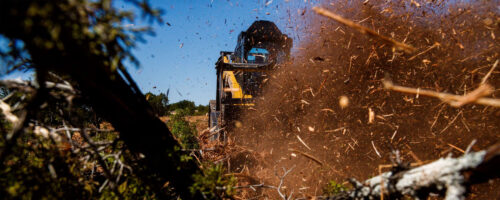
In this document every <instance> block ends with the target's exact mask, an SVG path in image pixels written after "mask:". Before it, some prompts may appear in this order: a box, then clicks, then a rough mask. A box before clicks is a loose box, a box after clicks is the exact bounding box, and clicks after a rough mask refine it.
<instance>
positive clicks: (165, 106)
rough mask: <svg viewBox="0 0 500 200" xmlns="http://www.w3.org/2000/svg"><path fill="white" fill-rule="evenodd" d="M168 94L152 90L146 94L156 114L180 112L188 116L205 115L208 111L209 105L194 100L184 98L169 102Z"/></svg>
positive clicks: (164, 114) (165, 114)
mask: <svg viewBox="0 0 500 200" xmlns="http://www.w3.org/2000/svg"><path fill="white" fill-rule="evenodd" d="M167 94H168V93H167ZM167 94H165V93H160V94H153V93H151V92H148V93H146V94H145V96H146V99H147V101H148V102H149V104H150V105H151V107H152V108H153V111H154V112H155V114H156V115H158V116H168V115H171V114H175V113H180V112H182V113H183V114H184V115H188V116H193V115H205V114H207V113H208V109H209V106H208V105H201V104H200V105H198V106H196V105H195V103H194V102H193V101H189V100H182V101H179V102H176V103H172V104H169V99H168V95H167Z"/></svg>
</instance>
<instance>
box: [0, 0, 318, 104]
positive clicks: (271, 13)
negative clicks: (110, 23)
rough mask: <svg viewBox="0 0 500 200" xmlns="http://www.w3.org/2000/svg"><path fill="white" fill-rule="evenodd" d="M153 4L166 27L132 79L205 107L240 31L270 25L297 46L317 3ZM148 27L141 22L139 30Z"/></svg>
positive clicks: (140, 54) (198, 0)
mask: <svg viewBox="0 0 500 200" xmlns="http://www.w3.org/2000/svg"><path fill="white" fill-rule="evenodd" d="M151 4H152V5H153V6H154V7H156V8H161V9H163V10H164V14H163V16H162V19H163V20H164V23H163V24H158V23H154V24H153V25H152V27H153V29H154V32H155V36H147V37H146V38H145V39H146V43H139V44H138V47H137V49H135V50H134V54H135V55H136V57H137V58H138V60H139V61H140V68H138V69H137V68H135V67H133V66H130V67H128V68H129V72H130V74H131V75H132V77H133V78H134V80H135V81H136V82H137V84H138V85H139V87H140V88H141V90H142V92H143V93H146V92H152V93H156V94H158V93H160V92H163V93H166V91H167V90H168V89H170V93H169V99H170V102H171V103H173V102H177V101H180V100H184V99H187V100H191V101H194V102H195V103H196V104H204V105H206V104H208V101H209V100H210V99H214V98H215V86H216V84H215V83H216V79H215V68H214V67H215V66H214V63H215V61H216V60H217V58H218V57H219V52H220V51H233V49H234V47H235V45H236V40H237V37H238V34H239V33H240V32H241V31H243V30H246V29H247V28H248V27H249V26H250V25H251V24H252V23H253V22H254V21H255V20H270V21H273V22H275V23H276V24H277V26H278V28H280V30H281V31H282V32H284V33H286V34H288V35H289V36H290V37H292V38H293V39H294V47H296V46H297V45H298V42H299V40H298V38H297V35H298V34H300V33H298V31H295V25H296V20H297V16H298V15H300V14H298V13H300V12H301V11H300V10H301V9H304V8H306V9H310V8H311V7H312V5H313V4H314V3H312V2H311V0H288V1H287V0H239V1H236V0H176V1H172V0H152V1H151ZM120 7H122V6H121V5H120ZM128 7H130V6H124V7H123V8H125V9H127V8H128ZM287 11H289V12H287ZM308 11H310V10H308ZM167 22H168V23H169V24H170V26H169V25H167ZM146 24H147V23H145V22H139V23H138V24H135V26H142V25H146ZM16 77H23V78H26V77H29V75H26V74H24V75H23V74H21V73H14V74H11V75H9V76H5V77H2V78H16Z"/></svg>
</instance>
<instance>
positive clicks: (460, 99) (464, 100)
mask: <svg viewBox="0 0 500 200" xmlns="http://www.w3.org/2000/svg"><path fill="white" fill-rule="evenodd" d="M382 83H383V84H384V87H385V88H386V89H389V90H393V91H397V92H403V93H410V94H417V95H424V96H430V97H435V98H439V99H441V101H443V102H446V103H448V104H450V105H451V106H454V107H460V106H463V105H465V104H469V103H476V104H481V105H486V106H493V107H500V99H494V98H485V97H483V96H485V95H488V94H491V92H492V90H493V89H492V87H491V86H490V85H487V84H483V85H481V86H479V88H477V89H476V90H474V91H472V92H470V93H469V94H468V95H465V96H461V95H454V94H449V93H441V92H435V91H431V90H423V89H420V88H417V89H415V88H410V87H403V86H398V85H394V84H393V83H392V82H391V81H389V80H382Z"/></svg>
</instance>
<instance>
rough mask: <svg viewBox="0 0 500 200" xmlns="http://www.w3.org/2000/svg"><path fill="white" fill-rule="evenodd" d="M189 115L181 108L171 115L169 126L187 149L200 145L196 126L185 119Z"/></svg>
mask: <svg viewBox="0 0 500 200" xmlns="http://www.w3.org/2000/svg"><path fill="white" fill-rule="evenodd" d="M187 115H188V113H187V112H186V111H185V110H179V112H177V113H175V114H174V115H172V116H171V117H170V120H169V121H168V127H169V128H170V131H172V133H173V134H174V135H175V136H176V138H177V139H178V140H179V141H180V142H181V144H182V146H183V147H184V148H185V149H196V148H198V147H199V145H198V140H197V139H196V127H195V126H194V124H190V123H189V122H188V121H187V120H186V119H185V117H186V116H187Z"/></svg>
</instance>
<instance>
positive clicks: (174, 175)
mask: <svg viewBox="0 0 500 200" xmlns="http://www.w3.org/2000/svg"><path fill="white" fill-rule="evenodd" d="M125 2H126V3H129V4H131V5H134V6H136V7H137V8H139V9H135V11H138V12H142V14H143V16H144V17H145V18H146V19H152V20H154V19H157V21H161V19H160V18H159V13H160V12H159V11H158V10H155V9H153V8H151V7H150V6H149V3H148V1H147V0H144V1H143V0H126V1H125ZM136 14H137V12H134V10H127V9H117V8H115V7H114V6H113V2H112V1H111V0H76V1H74V0H51V1H45V0H22V1H19V0H2V1H0V19H2V26H0V37H1V38H2V40H4V41H6V43H8V44H9V45H8V48H1V49H0V57H1V58H2V61H3V63H6V64H7V68H8V71H11V70H14V69H16V68H18V67H19V66H25V67H29V68H34V69H35V70H36V82H37V85H38V86H37V87H36V90H37V91H36V92H33V93H32V95H33V97H32V98H26V99H27V102H25V105H22V106H20V107H19V108H18V110H19V111H16V114H17V113H19V115H20V116H22V117H20V119H21V123H20V124H21V126H19V127H20V128H18V127H17V126H16V129H15V130H14V131H12V132H11V133H9V135H8V137H5V135H2V137H4V138H5V140H4V142H3V144H0V145H1V146H0V147H1V151H0V170H3V172H4V174H3V175H6V174H16V173H13V172H9V171H8V167H9V166H15V167H16V168H12V169H22V168H19V166H17V165H13V164H16V163H9V161H10V160H14V161H16V159H17V160H22V159H25V160H23V162H31V161H29V160H27V156H26V154H27V155H37V156H42V157H44V158H46V159H45V160H44V161H43V162H42V163H43V164H41V165H39V166H37V167H39V168H38V169H39V170H38V171H33V170H32V171H29V172H30V173H24V174H17V175H19V176H17V179H15V178H14V177H10V178H9V180H14V181H6V182H3V181H2V183H8V184H6V185H4V186H5V187H2V188H3V189H2V190H1V191H0V192H8V191H7V190H5V188H13V189H11V191H16V192H13V193H12V194H13V195H11V197H12V198H17V197H16V196H15V195H17V194H29V192H27V191H24V190H17V189H16V188H20V186H17V185H21V186H22V185H26V186H27V187H26V188H29V190H35V188H36V187H32V186H33V185H29V184H27V182H26V181H25V180H29V179H30V178H31V177H30V175H28V174H31V173H37V172H40V173H42V172H43V174H45V175H49V176H44V179H46V178H50V177H60V178H67V181H63V180H59V179H54V178H52V179H46V180H47V181H41V180H37V181H34V183H37V184H41V185H40V186H44V185H43V184H46V183H52V184H60V185H61V188H60V190H59V191H58V192H57V191H55V190H47V191H48V192H45V193H42V194H40V195H39V196H38V195H37V194H35V193H32V194H33V195H28V196H25V197H23V198H27V199H30V198H61V199H93V197H92V196H89V195H81V194H82V192H80V191H83V190H82V189H86V188H88V187H86V186H85V185H82V182H83V181H85V180H89V181H91V180H92V181H93V179H86V177H84V176H82V175H83V173H80V171H78V170H79V169H83V168H81V166H76V167H74V166H72V165H71V164H70V163H66V162H65V161H66V160H67V159H65V158H61V159H59V157H58V154H57V153H56V152H57V151H56V150H54V151H47V150H46V149H47V148H49V147H48V146H47V145H43V144H40V145H38V147H44V148H42V149H36V150H33V149H28V152H27V153H26V154H23V153H22V152H21V151H23V150H25V149H27V148H29V146H28V147H25V146H24V144H26V143H27V142H28V141H26V140H23V138H24V137H25V136H27V135H29V132H28V131H26V130H29V128H30V127H31V128H33V125H34V124H36V123H39V122H38V121H39V119H38V113H39V112H42V111H41V110H40V108H43V107H44V106H45V105H46V104H51V103H52V102H50V101H49V100H48V97H49V96H51V95H53V94H52V92H51V89H50V88H47V85H46V81H47V80H48V77H47V76H48V74H49V73H51V72H53V73H55V74H58V75H61V76H62V77H68V78H70V79H71V80H70V82H71V83H76V84H75V88H76V89H77V90H78V91H79V93H77V94H76V95H77V96H80V97H83V98H82V100H83V101H84V102H85V103H88V105H89V106H91V107H92V108H93V109H94V110H92V111H94V112H96V113H98V114H99V115H101V116H103V118H104V119H106V120H107V121H109V122H110V123H111V124H112V125H113V127H114V128H115V129H116V130H117V131H119V139H120V140H121V141H123V143H124V144H125V145H124V146H126V149H124V150H123V151H122V153H123V154H130V156H128V157H129V158H128V159H127V160H128V161H130V162H131V165H132V168H133V172H134V173H135V174H136V175H137V176H136V177H137V178H138V179H139V180H140V181H141V184H142V185H145V186H147V187H148V188H149V189H148V190H151V191H152V192H154V193H155V194H158V197H159V198H163V199H165V198H167V197H168V194H167V193H165V192H167V191H166V189H165V187H164V184H165V183H166V182H169V185H170V186H172V187H173V188H175V193H176V194H177V195H178V196H180V197H182V198H183V199H201V198H202V197H201V196H200V193H197V192H195V193H194V194H193V195H191V194H190V190H189V186H191V185H192V184H193V183H194V179H193V178H192V176H191V175H192V174H195V173H198V172H199V171H200V169H199V167H198V166H197V164H196V163H195V162H194V161H192V160H191V161H190V160H189V159H184V158H185V156H187V155H188V153H186V152H182V151H180V150H179V149H180V145H179V143H178V142H177V141H176V140H175V139H174V137H173V135H172V134H171V133H170V131H169V130H168V128H167V127H166V125H165V124H164V123H163V122H162V121H161V120H159V119H158V118H157V117H156V116H155V115H154V114H153V113H154V111H153V110H152V108H151V106H149V105H148V102H147V101H146V99H145V97H144V95H143V94H142V93H141V92H140V90H139V88H138V87H137V85H136V84H135V82H134V81H133V80H132V78H131V76H130V75H129V74H128V72H127V71H126V69H125V66H124V63H125V62H126V61H129V62H131V63H134V64H136V65H138V61H137V60H136V59H135V57H134V56H133V55H132V49H133V48H134V47H135V43H136V42H137V41H142V40H143V38H142V36H143V34H144V33H151V32H150V29H149V28H147V27H138V28H137V27H125V26H124V25H123V23H136V21H135V20H134V19H135V18H136ZM4 19H8V20H4ZM67 97H68V98H65V99H66V100H68V102H70V101H69V100H70V99H71V98H73V97H71V98H69V96H67ZM68 105H70V104H68ZM61 107H65V106H64V105H61ZM56 111H57V112H55V113H60V114H61V116H62V117H63V118H65V119H67V120H68V122H71V124H76V125H81V124H82V123H81V122H79V120H78V116H76V115H74V113H67V112H64V111H65V110H63V109H62V110H56ZM92 111H90V112H92ZM33 121H35V122H36V123H32V122H33ZM73 122H75V123H73ZM42 125H43V124H42ZM82 128H83V127H82ZM4 133H5V132H3V133H2V134H4ZM45 133H47V132H45ZM33 140H34V141H36V140H37V139H36V138H35V139H33ZM30 142H32V141H30ZM112 144H113V145H116V144H117V143H115V142H113V143H112ZM53 146H57V145H55V144H54V145H53ZM90 146H92V145H90ZM114 147H115V148H118V147H117V146H114ZM50 148H53V147H50ZM115 148H112V149H113V150H116V149H115ZM53 149H56V148H53ZM84 149H85V148H84ZM86 149H89V150H85V151H84V152H85V153H89V155H88V156H84V157H82V158H76V157H70V158H74V159H73V160H80V159H82V160H85V159H87V158H88V157H90V158H92V159H95V160H97V161H99V162H98V163H99V165H100V166H101V167H103V168H104V167H106V166H108V165H109V164H108V163H107V162H109V161H108V159H106V160H102V159H98V158H100V157H101V156H102V154H101V152H98V150H99V148H97V147H95V146H94V147H87V148H86ZM80 152H81V151H80ZM73 153H74V152H73ZM104 153H109V151H104ZM115 153H116V152H115ZM39 154H44V155H39ZM45 154H46V155H45ZM123 154H122V155H123ZM139 155H143V156H142V157H140V156H139ZM72 156H74V155H72ZM90 158H89V159H90ZM121 159H122V157H117V158H115V161H116V162H115V161H113V163H119V162H118V160H120V161H121ZM123 159H124V158H123ZM57 160H60V161H57ZM56 161H57V162H56ZM34 164H36V163H33V165H34ZM23 166H27V165H26V164H25V165H23ZM50 166H52V167H50ZM51 168H53V170H51ZM109 168H110V169H112V165H110V166H109ZM30 169H34V168H31V167H30ZM66 169H70V170H66ZM71 169H77V171H76V172H75V173H72V170H71ZM54 171H55V172H63V173H60V175H58V176H54V173H52V172H54ZM105 171H107V170H105ZM114 172H117V171H114ZM124 173H125V172H124ZM23 175H24V176H23ZM106 176H107V177H106V178H105V179H106V180H107V181H108V182H107V183H112V182H116V184H119V183H121V184H119V185H122V184H123V182H122V181H123V179H120V180H117V177H116V175H115V174H108V175H106ZM2 177H6V176H2ZM98 182H99V184H100V186H99V187H92V186H91V187H90V189H89V193H92V194H98V193H99V191H98V189H97V190H96V188H101V187H102V188H104V189H108V188H109V189H111V190H113V191H114V193H116V194H119V193H120V192H119V191H117V192H116V190H117V189H118V188H119V187H111V186H110V187H103V185H106V184H104V183H105V181H102V180H101V181H98ZM128 183H131V182H128ZM116 184H114V185H116ZM47 185H49V184H47ZM107 185H109V184H107ZM127 185H128V184H127ZM123 187H125V186H123ZM54 188H57V187H54ZM52 191H54V195H55V194H57V196H51V195H50V194H51V192H52ZM90 191H92V192H90ZM59 193H63V194H62V195H58V194H59ZM14 194H15V195H14ZM2 197H5V196H4V195H2Z"/></svg>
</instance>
